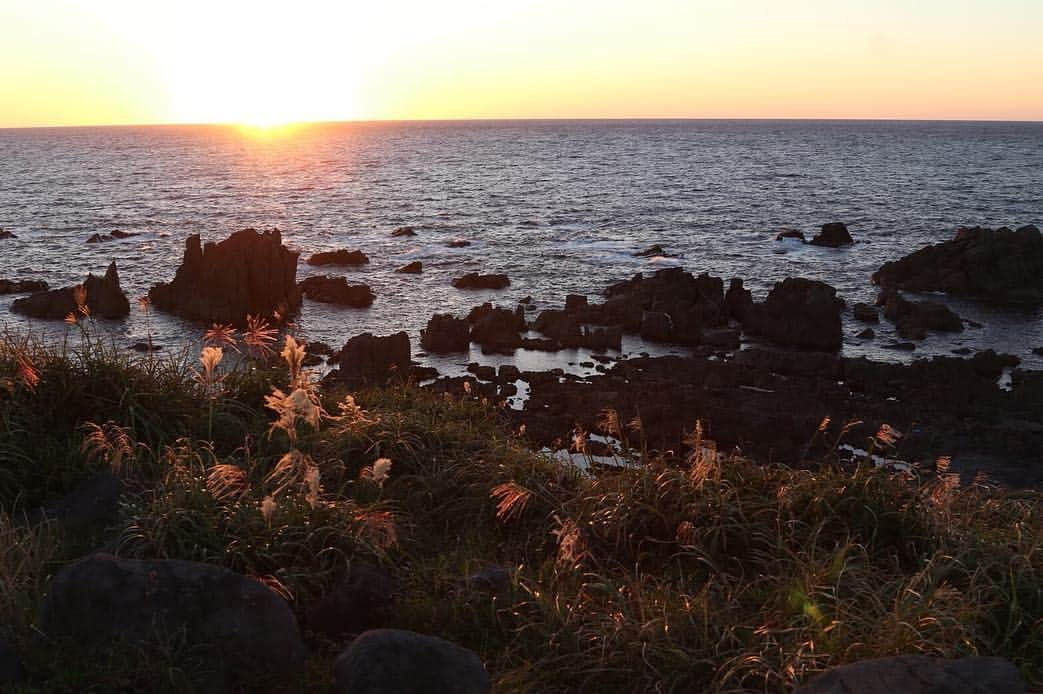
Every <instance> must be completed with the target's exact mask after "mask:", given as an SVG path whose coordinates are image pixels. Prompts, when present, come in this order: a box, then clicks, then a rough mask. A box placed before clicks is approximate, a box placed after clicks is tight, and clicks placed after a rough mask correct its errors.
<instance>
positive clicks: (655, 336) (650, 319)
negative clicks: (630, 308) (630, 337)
mask: <svg viewBox="0 0 1043 694" xmlns="http://www.w3.org/2000/svg"><path fill="white" fill-rule="evenodd" d="M641 337H642V338H643V339H645V340H651V341H652V342H670V341H671V340H672V339H673V337H674V322H673V320H672V319H671V318H670V314H669V313H665V312H663V311H645V312H644V313H642V314H641Z"/></svg>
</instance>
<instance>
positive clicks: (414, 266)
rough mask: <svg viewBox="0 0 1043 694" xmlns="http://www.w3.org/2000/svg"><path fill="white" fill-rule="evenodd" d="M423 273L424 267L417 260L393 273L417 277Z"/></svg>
mask: <svg viewBox="0 0 1043 694" xmlns="http://www.w3.org/2000/svg"><path fill="white" fill-rule="evenodd" d="M423 271H424V265H423V263H421V262H420V261H419V260H414V261H413V262H411V263H406V264H405V265H403V266H402V267H400V268H399V269H397V270H395V272H399V273H402V274H403V275H419V274H420V273H421V272H423Z"/></svg>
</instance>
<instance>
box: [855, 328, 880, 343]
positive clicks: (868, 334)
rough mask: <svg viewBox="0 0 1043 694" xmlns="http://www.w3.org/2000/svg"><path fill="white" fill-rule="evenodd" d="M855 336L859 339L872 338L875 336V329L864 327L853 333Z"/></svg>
mask: <svg viewBox="0 0 1043 694" xmlns="http://www.w3.org/2000/svg"><path fill="white" fill-rule="evenodd" d="M855 337H857V338H858V339H859V340H872V339H873V338H874V337H876V331H875V330H873V329H872V328H866V329H865V330H859V331H858V333H856V334H855Z"/></svg>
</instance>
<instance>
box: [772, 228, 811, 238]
mask: <svg viewBox="0 0 1043 694" xmlns="http://www.w3.org/2000/svg"><path fill="white" fill-rule="evenodd" d="M783 239H800V240H801V241H804V240H805V238H804V232H803V231H799V230H797V229H783V230H782V231H780V232H779V233H777V234H775V240H776V241H782V240H783Z"/></svg>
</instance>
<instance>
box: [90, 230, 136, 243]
mask: <svg viewBox="0 0 1043 694" xmlns="http://www.w3.org/2000/svg"><path fill="white" fill-rule="evenodd" d="M132 236H137V234H135V233H133V232H130V231H120V230H119V229H114V230H113V231H112V232H111V233H108V234H91V236H90V238H88V239H87V243H102V242H105V241H116V240H119V239H129V238H130V237H132Z"/></svg>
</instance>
